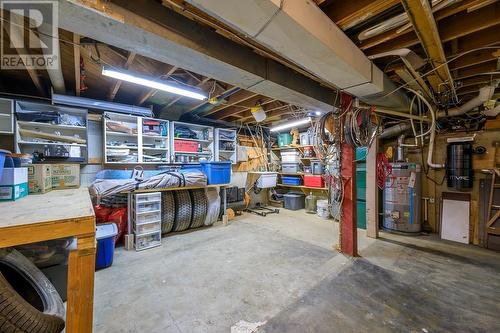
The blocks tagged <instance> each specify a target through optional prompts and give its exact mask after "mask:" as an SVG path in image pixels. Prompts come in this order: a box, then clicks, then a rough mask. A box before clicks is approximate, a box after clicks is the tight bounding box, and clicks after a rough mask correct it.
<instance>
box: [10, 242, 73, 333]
mask: <svg viewBox="0 0 500 333" xmlns="http://www.w3.org/2000/svg"><path fill="white" fill-rule="evenodd" d="M0 262H2V264H4V265H7V266H8V267H9V268H10V269H12V270H14V271H16V273H18V274H19V275H20V276H21V277H22V278H24V279H26V281H27V282H28V283H29V284H30V285H31V286H32V287H33V289H34V290H35V291H36V292H37V294H38V296H39V297H40V299H41V301H42V303H43V308H44V311H43V312H41V311H39V310H38V309H36V308H35V307H34V306H32V305H31V304H30V303H28V302H27V301H26V300H25V299H24V298H23V297H22V296H20V295H19V294H18V293H17V292H16V291H15V290H14V289H13V288H12V286H11V285H10V283H9V282H8V281H7V280H6V278H5V277H4V276H3V274H1V273H0V332H13V333H24V332H26V333H28V332H29V333H59V332H61V331H62V330H63V329H64V326H65V324H64V318H65V312H64V305H63V302H62V300H61V297H60V296H59V294H58V293H57V291H56V289H55V288H54V286H53V285H52V284H51V283H50V281H49V280H48V279H47V278H46V277H45V275H44V274H43V273H42V272H41V271H40V270H39V269H38V268H36V266H35V265H33V264H32V263H31V262H30V261H29V260H28V259H27V258H26V257H25V256H23V255H22V254H21V253H19V252H18V251H16V250H15V249H12V248H9V249H0Z"/></svg>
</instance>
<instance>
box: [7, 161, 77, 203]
mask: <svg viewBox="0 0 500 333" xmlns="http://www.w3.org/2000/svg"><path fill="white" fill-rule="evenodd" d="M78 187H80V165H79V164H32V165H28V166H27V167H21V168H4V170H3V177H2V179H1V181H0V201H4V200H17V199H20V198H23V197H25V196H27V195H28V193H29V194H43V193H47V192H49V191H51V190H61V189H66V188H78Z"/></svg>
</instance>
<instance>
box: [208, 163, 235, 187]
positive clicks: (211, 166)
mask: <svg viewBox="0 0 500 333" xmlns="http://www.w3.org/2000/svg"><path fill="white" fill-rule="evenodd" d="M201 168H202V170H203V173H204V174H205V175H207V184H208V185H217V184H229V183H230V182H231V161H222V162H201Z"/></svg>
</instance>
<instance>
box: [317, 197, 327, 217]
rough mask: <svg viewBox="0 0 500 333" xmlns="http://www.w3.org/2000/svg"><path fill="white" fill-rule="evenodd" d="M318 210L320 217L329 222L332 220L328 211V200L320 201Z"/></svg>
mask: <svg viewBox="0 0 500 333" xmlns="http://www.w3.org/2000/svg"><path fill="white" fill-rule="evenodd" d="M316 210H317V214H318V216H319V217H321V218H322V219H325V220H328V218H330V210H329V209H328V200H318V201H317V202H316Z"/></svg>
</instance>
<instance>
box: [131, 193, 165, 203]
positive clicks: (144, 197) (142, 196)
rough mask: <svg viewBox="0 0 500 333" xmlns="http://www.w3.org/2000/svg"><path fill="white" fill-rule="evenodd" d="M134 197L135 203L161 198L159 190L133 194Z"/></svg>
mask: <svg viewBox="0 0 500 333" xmlns="http://www.w3.org/2000/svg"><path fill="white" fill-rule="evenodd" d="M134 199H135V202H136V203H142V202H150V201H160V200H161V192H153V193H138V194H134Z"/></svg>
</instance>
